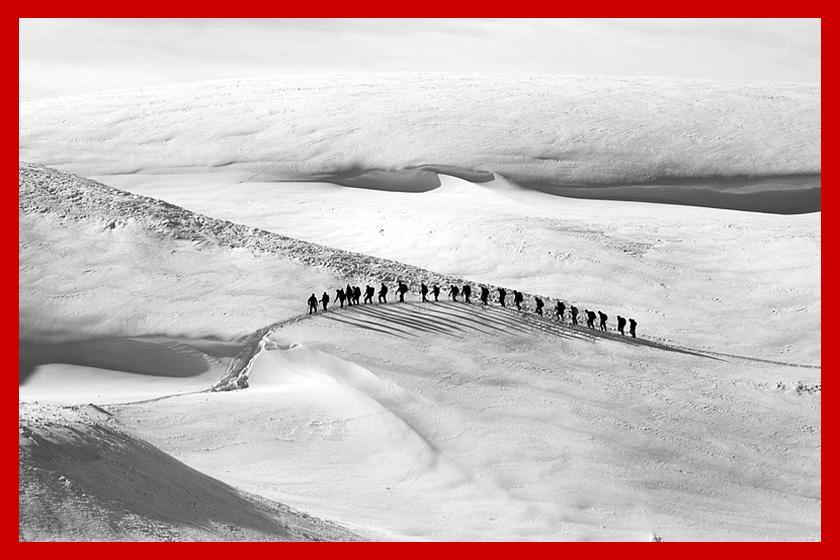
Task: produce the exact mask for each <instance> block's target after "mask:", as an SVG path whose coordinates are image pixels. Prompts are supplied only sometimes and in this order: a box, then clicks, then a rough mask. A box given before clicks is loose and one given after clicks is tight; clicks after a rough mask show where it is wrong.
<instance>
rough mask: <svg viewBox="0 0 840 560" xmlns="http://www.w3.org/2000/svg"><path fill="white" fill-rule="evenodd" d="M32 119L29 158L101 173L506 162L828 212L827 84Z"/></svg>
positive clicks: (357, 172) (396, 80)
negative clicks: (824, 204)
mask: <svg viewBox="0 0 840 560" xmlns="http://www.w3.org/2000/svg"><path fill="white" fill-rule="evenodd" d="M20 116H21V126H20V157H21V159H22V160H25V161H31V162H35V163H41V164H45V165H50V166H53V167H58V168H60V169H63V170H68V171H73V172H77V173H82V174H84V175H86V176H97V177H106V176H113V175H139V176H148V175H155V174H167V173H169V174H172V173H174V174H182V175H183V174H203V175H206V176H207V177H214V176H215V177H218V176H220V175H219V174H222V175H221V176H226V177H231V176H232V177H233V178H235V180H234V181H233V183H234V184H235V183H236V182H238V181H251V180H255V179H256V180H261V181H282V180H330V181H332V182H338V183H342V184H351V185H356V186H367V187H375V188H385V189H390V190H393V189H398V190H412V191H416V190H426V189H429V188H433V187H434V186H436V185H437V184H438V180H437V177H436V175H435V173H434V172H435V171H441V170H443V171H445V172H447V173H449V174H454V175H460V176H462V177H464V178H468V179H470V180H477V179H481V178H482V177H487V176H488V175H487V172H496V173H499V174H502V175H504V176H505V177H507V178H508V179H510V180H512V181H514V182H516V183H517V184H520V185H523V186H528V187H533V188H537V189H541V190H547V191H549V192H553V193H559V194H566V195H570V196H582V197H594V198H612V199H629V200H643V201H644V200H649V201H663V202H670V203H681V204H696V205H701V206H717V207H729V208H741V209H757V210H766V211H780V212H803V211H814V210H818V209H819V194H818V193H819V187H820V181H819V173H820V88H819V87H818V86H813V85H803V84H768V83H715V82H705V81H674V80H660V79H638V78H634V79H631V78H594V77H591V78H587V77H562V76H561V77H558V76H527V75H523V76H494V75H448V74H385V75H370V76H365V75H358V74H357V75H333V76H297V77H295V76H289V77H284V78H277V79H253V80H233V81H219V82H203V83H191V84H183V85H176V86H168V87H158V88H145V89H141V90H126V91H113V92H106V93H101V94H99V93H98V94H87V95H80V96H74V97H63V98H56V99H45V100H39V101H33V102H27V103H22V104H21V106H20ZM423 166H429V167H426V168H425V170H424V168H423ZM732 178H735V179H734V180H733V179H732ZM630 185H644V187H639V186H635V187H631V186H630ZM606 186H610V187H609V188H606ZM654 186H655V188H654ZM585 187H590V188H585ZM591 187H597V188H591Z"/></svg>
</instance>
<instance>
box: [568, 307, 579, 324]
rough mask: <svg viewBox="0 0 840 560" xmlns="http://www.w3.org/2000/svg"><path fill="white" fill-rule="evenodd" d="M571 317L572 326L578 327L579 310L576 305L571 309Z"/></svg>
mask: <svg viewBox="0 0 840 560" xmlns="http://www.w3.org/2000/svg"><path fill="white" fill-rule="evenodd" d="M569 316H570V317H571V318H572V324H573V325H577V324H578V323H577V316H578V308H577V307H575V306H574V305H573V306H571V307H570V308H569Z"/></svg>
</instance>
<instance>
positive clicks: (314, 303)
mask: <svg viewBox="0 0 840 560" xmlns="http://www.w3.org/2000/svg"><path fill="white" fill-rule="evenodd" d="M306 303H308V304H309V314H310V315H312V314H313V313H318V298H316V297H315V294H312V295H311V296H309V299H308V300H306Z"/></svg>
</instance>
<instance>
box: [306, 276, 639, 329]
mask: <svg viewBox="0 0 840 560" xmlns="http://www.w3.org/2000/svg"><path fill="white" fill-rule="evenodd" d="M496 290H497V291H498V292H499V304H500V305H501V306H502V307H506V305H505V299H506V298H507V290H505V289H504V288H496ZM375 291H376V290H375V289H374V287H373V286H370V285H366V286H365V291H364V299H363V300H362V301H363V302H364V303H365V304H373V294H374V292H375ZM406 293H408V284H406V283H405V282H403V281H401V280H398V281H397V295H398V297H399V301H401V302H404V301H405V294H406ZM429 293H431V294H432V297H434V298H435V301H439V300H438V297H439V296H440V287H439V286H438V285H437V284H433V285H432V288H431V290H430V289H429V287H428V286H427V285H426V284H424V283H421V284H420V298H421V301H422V302H428V301H429V300H428V298H427V296H428V295H429ZM459 295H462V296H463V297H464V303H472V301H471V300H470V296H472V288H471V287H470V285H469V284H467V285H465V286H463V287H462V288H458V286H455V285H452V286H450V287H449V297H450V298H452V301H459V300H458V296H459ZM361 297H362V289H361V288H360V287H359V286H351V285H350V284H347V286H345V287H344V288H339V289H337V290H336V291H335V301H337V302H338V304H339V307H341V308H342V309H343V308H344V304H345V302H346V303H347V306H348V307H352V306H354V305H359V299H360V298H361ZM489 299H490V290H489V289H488V288H487V287H485V286H481V294H480V295H479V300H480V301H481V303H483V304H485V305H487V303H488V300H489ZM524 301H525V297H524V296H523V295H522V293H521V292H518V291H516V290H514V291H513V304H514V305H515V306H516V309H517V310H519V311H522V304H523V303H524ZM319 302H320V303H321V305H322V306H323V310H324V311H326V310H327V306H328V305H329V303H330V296H329V294H328V293H327V292H324V294H323V295H322V296H321V299H320V300H319V299H318V298H316V297H315V294H312V295H311V296H309V299H308V300H307V303H308V304H309V314H310V315H311V314H313V313H317V312H318V303H319ZM378 302H379V303H388V286H386V285H385V282H382V285H381V286H380V288H379V293H378ZM534 305H535V308H534V311H535V312H536V313H537V315H543V308H544V307H545V303H544V302H543V300H542V299H541V298H540V297H538V296H534ZM583 312H584V314H585V315H586V326H587V327H589V328H590V329H594V328H595V321H596V319H597V320H598V328H599V329H600V330H602V331H605V332H606V331H607V319H609V317H608V316H607V314H606V313H604V312H602V311H598V312H597V315H596V312H595V311H590V310H588V309H584V310H583ZM579 314H580V310H579V309H578V308H577V307H575V306H574V305H570V306H569V318H570V320H571V322H572V324H573V325H577V324H578V315H579ZM554 315H555V317H556V318H557V320H558V321H564V320H565V318H566V304H565V303H563V302H562V301H558V302H557V305H556V306H555V307H554ZM616 321H617V323H618V332H620V333H621V334H624V329H625V327H627V328H628V330H629V333H630V336H632V337H633V338H636V325H637V324H638V323H636V320H635V319H625V318H624V317H622V316H621V315H618V316H617V317H616Z"/></svg>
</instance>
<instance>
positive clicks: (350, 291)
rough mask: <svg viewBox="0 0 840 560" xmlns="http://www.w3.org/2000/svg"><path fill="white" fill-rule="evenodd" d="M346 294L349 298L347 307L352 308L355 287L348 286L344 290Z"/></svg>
mask: <svg viewBox="0 0 840 560" xmlns="http://www.w3.org/2000/svg"><path fill="white" fill-rule="evenodd" d="M344 294H345V295H346V296H347V306H348V307H350V306H352V305H353V287H352V286H351V285H350V284H347V287H346V288H344Z"/></svg>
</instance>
